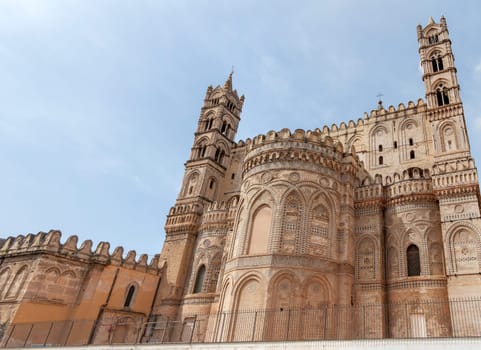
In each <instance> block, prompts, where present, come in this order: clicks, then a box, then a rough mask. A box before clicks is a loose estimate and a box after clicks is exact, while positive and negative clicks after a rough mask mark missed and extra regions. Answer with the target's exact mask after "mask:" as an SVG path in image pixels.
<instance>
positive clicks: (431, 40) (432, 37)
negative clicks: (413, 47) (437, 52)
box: [428, 34, 439, 44]
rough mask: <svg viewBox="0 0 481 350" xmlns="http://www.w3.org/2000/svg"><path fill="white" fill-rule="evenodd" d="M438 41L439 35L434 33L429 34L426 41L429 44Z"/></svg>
mask: <svg viewBox="0 0 481 350" xmlns="http://www.w3.org/2000/svg"><path fill="white" fill-rule="evenodd" d="M438 41H439V37H438V35H437V34H434V35H431V36H430V37H429V38H428V42H429V43H430V44H435V43H437V42H438Z"/></svg>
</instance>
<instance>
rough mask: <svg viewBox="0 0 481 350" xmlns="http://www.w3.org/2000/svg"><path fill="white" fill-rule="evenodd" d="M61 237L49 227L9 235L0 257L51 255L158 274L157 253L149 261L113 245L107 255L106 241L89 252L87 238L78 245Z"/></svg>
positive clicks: (2, 245)
mask: <svg viewBox="0 0 481 350" xmlns="http://www.w3.org/2000/svg"><path fill="white" fill-rule="evenodd" d="M61 237H62V233H61V232H60V231H57V230H50V231H49V232H48V233H45V232H39V233H37V234H36V235H34V234H31V233H29V234H27V235H26V236H23V235H19V236H17V237H8V238H7V239H6V240H5V241H4V242H3V244H1V245H0V257H1V258H5V257H10V256H18V255H32V254H54V255H57V256H62V257H65V258H68V259H72V260H80V261H84V262H88V263H99V264H112V265H116V266H122V267H125V268H128V269H132V270H139V271H145V272H149V273H152V274H158V273H159V272H160V270H161V267H160V266H159V255H158V254H157V255H155V256H154V257H153V258H152V259H151V260H150V262H149V261H148V255H147V254H142V255H140V256H139V258H138V259H137V260H136V255H137V253H136V252H135V251H134V250H131V251H129V252H128V253H127V254H126V255H125V256H124V255H123V252H124V248H123V247H116V248H115V249H114V251H113V253H112V254H110V253H109V248H110V244H109V243H108V242H100V243H99V244H98V245H97V248H96V249H95V250H94V251H92V241H91V240H86V241H84V242H83V243H82V244H81V245H80V247H77V243H78V237H77V236H75V235H73V236H69V237H68V238H67V239H66V241H65V243H63V244H62V243H61V242H60V239H61Z"/></svg>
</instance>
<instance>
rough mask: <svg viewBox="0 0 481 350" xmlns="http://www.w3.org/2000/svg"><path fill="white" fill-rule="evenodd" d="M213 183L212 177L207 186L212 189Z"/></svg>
mask: <svg viewBox="0 0 481 350" xmlns="http://www.w3.org/2000/svg"><path fill="white" fill-rule="evenodd" d="M214 184H215V181H214V179H210V182H209V188H210V189H213V188H214Z"/></svg>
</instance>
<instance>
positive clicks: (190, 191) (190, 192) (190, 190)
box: [189, 186, 194, 194]
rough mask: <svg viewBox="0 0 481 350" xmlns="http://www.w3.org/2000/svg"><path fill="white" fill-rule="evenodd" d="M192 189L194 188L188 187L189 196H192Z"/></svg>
mask: <svg viewBox="0 0 481 350" xmlns="http://www.w3.org/2000/svg"><path fill="white" fill-rule="evenodd" d="M193 189H194V188H193V187H192V186H190V187H189V194H192V190H193Z"/></svg>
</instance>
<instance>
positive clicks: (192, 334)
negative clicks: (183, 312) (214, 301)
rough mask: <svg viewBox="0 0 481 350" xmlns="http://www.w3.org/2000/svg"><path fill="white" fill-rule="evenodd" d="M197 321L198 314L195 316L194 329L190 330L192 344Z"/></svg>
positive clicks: (190, 342)
mask: <svg viewBox="0 0 481 350" xmlns="http://www.w3.org/2000/svg"><path fill="white" fill-rule="evenodd" d="M196 323H197V314H196V315H195V316H194V325H193V326H192V330H191V331H190V340H189V344H192V338H193V337H194V330H195V325H196Z"/></svg>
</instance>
